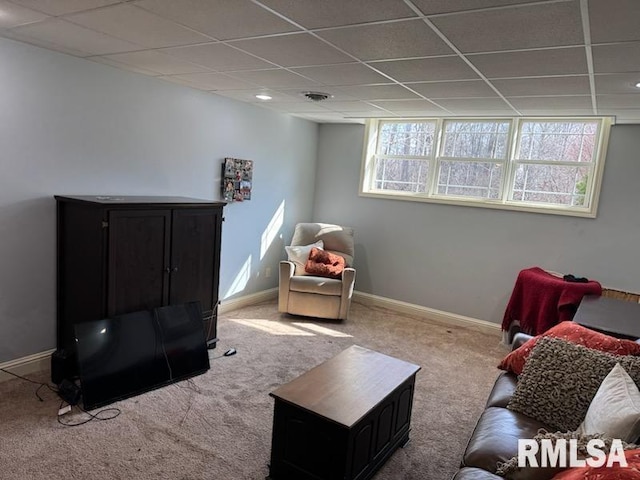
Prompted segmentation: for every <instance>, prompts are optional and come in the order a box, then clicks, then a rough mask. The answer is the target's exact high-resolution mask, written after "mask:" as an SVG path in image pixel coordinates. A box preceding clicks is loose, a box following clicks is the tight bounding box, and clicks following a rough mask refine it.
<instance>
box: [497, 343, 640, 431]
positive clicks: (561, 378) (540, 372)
mask: <svg viewBox="0 0 640 480" xmlns="http://www.w3.org/2000/svg"><path fill="white" fill-rule="evenodd" d="M616 362H617V363H620V365H621V366H622V367H623V368H624V369H625V370H626V371H627V373H628V374H629V376H630V377H631V378H632V379H633V380H634V382H635V383H636V385H638V384H639V383H640V357H635V356H615V355H611V354H609V353H604V352H599V351H597V350H592V349H590V348H586V347H583V346H582V345H576V344H574V343H572V342H568V341H566V340H562V339H559V338H549V337H547V338H541V339H540V340H538V343H537V344H536V346H535V347H534V348H533V350H532V351H531V354H530V355H529V359H528V360H527V362H526V364H525V366H524V370H523V372H522V375H521V376H520V379H519V380H518V384H517V386H516V390H515V392H514V394H513V396H512V397H511V400H510V401H509V405H508V406H507V408H509V409H511V410H514V411H516V412H520V413H522V414H524V415H527V416H529V417H531V418H534V419H536V420H538V421H540V422H542V423H544V424H545V425H547V426H548V427H550V428H551V429H553V430H559V431H562V432H568V431H573V430H576V429H577V428H578V427H579V426H580V424H581V423H582V421H583V420H584V419H585V417H586V415H587V410H588V409H589V405H590V404H591V401H592V400H593V397H594V396H595V394H596V392H597V391H598V388H600V384H602V381H603V380H604V379H605V377H606V376H607V375H608V374H609V372H610V371H611V369H612V368H613V367H614V365H615V364H616Z"/></svg>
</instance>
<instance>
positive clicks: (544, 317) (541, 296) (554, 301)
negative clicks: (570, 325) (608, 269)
mask: <svg viewBox="0 0 640 480" xmlns="http://www.w3.org/2000/svg"><path fill="white" fill-rule="evenodd" d="M601 294H602V286H601V285H600V284H599V283H598V282H596V281H593V280H591V281H589V282H587V283H578V282H567V281H565V280H563V279H562V278H558V277H556V276H555V275H552V274H550V273H548V272H546V271H544V270H543V269H541V268H538V267H532V268H527V269H525V270H522V271H520V273H519V274H518V279H517V280H516V284H515V286H514V287H513V292H512V293H511V299H510V300H509V303H508V304H507V309H506V311H505V312H504V319H503V320H502V330H508V329H509V326H510V325H511V322H513V321H514V320H518V321H519V322H520V329H521V330H522V331H523V332H526V333H528V334H530V335H539V334H541V333H542V332H545V331H546V330H548V329H549V328H551V327H553V326H554V325H556V324H558V323H560V322H562V321H565V320H572V319H573V316H574V314H575V313H576V310H577V309H578V306H579V305H580V301H581V300H582V297H583V296H585V295H601Z"/></svg>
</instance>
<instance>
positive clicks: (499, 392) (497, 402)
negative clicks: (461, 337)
mask: <svg viewBox="0 0 640 480" xmlns="http://www.w3.org/2000/svg"><path fill="white" fill-rule="evenodd" d="M530 338H531V337H530V336H529V335H526V334H524V333H518V334H516V336H515V337H514V339H513V349H516V348H518V347H519V346H520V345H522V344H523V343H524V342H526V341H527V340H529V339H530ZM516 382H517V377H516V375H514V374H513V373H509V372H504V373H502V374H500V376H499V377H498V379H497V380H496V383H495V385H494V386H493V390H492V391H491V394H490V395H489V399H488V400H487V404H486V407H485V410H484V412H482V415H481V416H480V419H479V420H478V423H477V425H476V428H475V430H474V431H473V434H472V435H471V438H470V439H469V443H468V444H467V449H466V451H465V452H464V456H463V457H462V464H461V468H460V470H459V471H458V472H457V473H456V474H455V476H454V477H453V480H500V479H502V477H499V476H498V475H496V474H495V472H496V468H497V466H498V462H506V461H507V460H509V459H510V458H512V457H514V456H515V455H517V454H518V439H519V438H533V436H534V435H536V434H537V433H538V430H539V429H541V428H544V429H546V430H549V427H547V426H546V425H545V424H543V423H540V422H538V421H536V420H534V419H532V418H530V417H527V416H525V415H523V414H521V413H516V412H514V411H512V410H509V409H507V404H508V403H509V399H510V398H511V396H512V395H513V392H514V391H515V389H516Z"/></svg>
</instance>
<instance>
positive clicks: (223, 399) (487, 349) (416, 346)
mask: <svg viewBox="0 0 640 480" xmlns="http://www.w3.org/2000/svg"><path fill="white" fill-rule="evenodd" d="M276 310H277V309H276V305H275V302H269V303H264V304H261V305H257V306H253V307H248V308H244V309H241V310H237V311H235V312H231V313H229V314H226V315H224V316H222V317H221V318H220V320H219V337H220V343H219V346H218V348H217V349H215V350H213V351H212V352H211V353H210V356H211V358H212V361H211V370H210V371H209V372H207V373H206V374H204V375H201V376H199V377H196V378H195V379H194V380H193V382H192V383H187V382H182V383H180V384H176V385H170V386H168V387H165V388H162V389H159V390H155V391H153V392H150V393H147V394H144V395H140V396H137V397H134V398H130V399H127V400H124V401H121V402H117V403H116V404H114V405H115V406H117V407H118V408H120V409H121V410H122V414H121V415H120V416H119V417H118V418H116V419H114V420H110V421H103V422H99V421H92V422H90V423H88V424H86V425H83V426H80V427H74V428H68V427H63V426H62V425H59V424H58V423H57V420H56V412H57V410H58V406H59V399H58V398H57V396H56V395H55V394H54V393H52V392H49V391H47V390H41V395H42V396H43V397H44V400H45V401H44V402H40V401H38V399H37V398H36V397H35V395H34V391H35V386H34V385H32V384H29V383H27V382H24V381H21V380H17V379H16V380H10V381H7V382H4V383H1V384H0V399H1V400H0V401H1V404H0V405H1V407H2V408H0V478H1V479H12V480H13V479H19V480H22V479H25V480H26V479H29V480H30V479H33V480H39V479H47V480H50V479H68V480H70V479H79V480H80V479H81V480H87V479H91V480H92V479H122V480H125V479H126V480H129V479H139V480H146V479H154V480H155V479H230V478H235V479H263V478H264V477H265V476H266V475H267V474H268V468H267V465H268V462H269V455H270V448H271V422H272V409H273V400H272V399H271V397H269V392H271V391H272V390H274V389H275V388H276V387H278V386H279V385H281V384H283V383H286V382H288V381H290V380H292V379H294V378H295V377H296V376H298V375H300V374H301V373H303V372H305V371H306V370H308V369H309V368H311V367H313V366H315V365H317V364H319V363H321V362H322V361H324V360H327V359H329V358H331V357H332V356H334V355H336V354H337V353H339V352H340V351H342V350H343V349H345V348H346V347H348V346H350V345H353V344H357V345H361V346H363V347H367V348H370V349H374V350H377V351H379V352H382V353H385V354H388V355H392V356H395V357H398V358H401V359H404V360H407V361H410V362H413V363H416V364H418V365H420V366H422V370H421V371H420V372H419V373H418V376H417V383H416V393H415V399H414V409H413V417H412V431H411V441H410V442H409V444H408V445H407V446H406V447H405V448H403V449H400V450H398V451H397V452H396V453H395V454H394V455H393V456H392V457H391V458H390V459H389V461H388V462H387V463H386V465H385V466H384V467H383V468H382V469H381V471H380V472H379V473H378V474H377V475H376V476H375V478H376V480H388V479H416V480H418V479H420V480H423V479H430V480H448V479H450V478H451V476H452V474H453V473H454V472H455V471H456V469H457V467H458V465H459V463H460V458H461V456H462V453H463V450H464V447H465V445H466V442H467V440H468V438H469V435H470V434H471V432H472V430H473V427H474V425H475V422H476V420H477V418H478V416H479V414H480V413H481V411H482V408H483V405H484V402H485V400H486V398H487V395H488V394H489V391H490V388H491V386H492V384H493V381H494V379H495V378H496V376H497V374H498V370H497V369H496V368H495V365H496V364H497V363H498V361H499V359H500V358H501V357H502V356H503V355H504V353H505V349H504V347H503V346H501V345H500V344H499V341H500V338H499V335H498V334H497V333H496V334H495V335H489V334H483V333H479V332H477V331H473V330H468V329H462V328H452V327H445V326H442V325H438V324H435V323H429V322H426V321H424V320H419V319H416V318H412V317H407V316H402V315H397V314H395V313H393V312H390V311H387V310H383V309H378V308H370V307H366V306H363V305H359V304H355V305H354V306H353V308H352V315H351V318H350V319H349V321H347V322H344V323H340V322H329V321H312V320H310V319H303V318H299V317H289V316H281V315H280V314H278V313H277V311H276ZM318 326H321V327H323V328H321V329H318V328H317V327H318ZM232 346H233V347H235V348H236V349H237V350H238V354H237V355H235V356H232V357H222V358H220V355H221V354H222V353H223V352H224V351H225V350H226V349H227V348H229V347H232ZM31 378H33V379H37V380H41V381H45V380H47V379H48V373H46V372H45V373H42V374H41V375H35V376H32V377H31ZM64 418H65V420H66V421H68V422H72V421H79V420H81V419H83V418H84V414H82V413H77V414H68V415H66V416H65V417H64Z"/></svg>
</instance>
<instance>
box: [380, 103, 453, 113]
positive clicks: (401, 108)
mask: <svg viewBox="0 0 640 480" xmlns="http://www.w3.org/2000/svg"><path fill="white" fill-rule="evenodd" d="M374 103H375V105H377V106H379V107H380V108H384V109H385V110H389V111H391V112H394V113H398V112H403V113H404V112H412V113H413V114H414V115H415V114H416V112H422V113H424V114H427V113H429V114H439V115H441V114H443V113H446V112H445V111H444V110H442V109H441V108H438V107H437V106H436V105H434V104H433V103H431V102H430V101H428V100H381V101H377V102H374Z"/></svg>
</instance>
